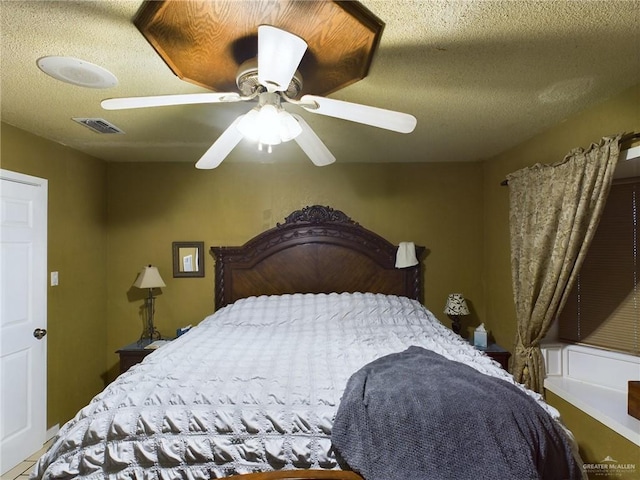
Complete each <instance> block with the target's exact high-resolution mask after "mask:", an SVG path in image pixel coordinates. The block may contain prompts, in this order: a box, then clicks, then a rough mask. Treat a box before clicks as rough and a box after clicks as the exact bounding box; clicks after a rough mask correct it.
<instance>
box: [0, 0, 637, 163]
mask: <svg viewBox="0 0 640 480" xmlns="http://www.w3.org/2000/svg"><path fill="white" fill-rule="evenodd" d="M271 3H273V1H272V2H271ZM361 3H362V4H363V5H364V6H366V7H367V8H368V9H369V10H371V12H372V13H373V14H375V15H376V16H377V17H379V18H380V19H381V20H382V21H383V22H384V23H385V28H384V31H383V34H382V39H381V41H380V45H379V48H378V51H377V53H376V54H375V56H374V59H373V63H372V65H371V69H370V71H369V76H367V77H366V78H365V79H364V80H361V81H359V82H356V83H354V84H352V85H350V86H348V87H346V88H343V89H341V90H339V91H337V92H335V93H334V94H332V95H331V97H333V98H337V99H341V100H347V101H350V102H356V103H363V104H368V105H373V106H378V107H382V108H387V109H392V110H399V111H403V112H407V113H411V114H413V115H414V116H415V117H416V118H417V119H418V126H417V127H416V129H415V131H414V132H413V133H411V134H408V135H403V134H399V133H393V132H387V131H383V130H379V129H376V128H373V127H368V126H363V125H357V124H353V123H350V122H346V121H343V120H338V119H333V118H328V117H320V116H318V115H313V114H310V113H307V112H304V111H303V112H302V113H301V112H300V109H298V108H296V107H293V106H288V107H287V109H288V110H290V111H294V110H295V111H296V112H297V113H301V114H302V116H303V117H305V119H306V120H307V122H308V123H309V124H310V125H311V126H312V127H313V129H314V130H315V131H316V133H317V134H318V135H319V136H320V137H321V138H322V139H323V141H324V142H325V143H326V145H327V146H328V147H329V149H330V150H331V151H332V152H333V154H334V155H335V156H336V158H337V161H338V162H434V161H477V160H482V159H484V158H489V157H491V156H493V155H495V154H497V153H499V152H501V151H504V150H505V149H508V148H510V147H512V146H514V145H517V144H518V143H521V142H522V141H524V140H527V139H528V138H531V137H532V136H534V135H535V134H537V133H539V132H541V131H544V130H546V129H548V128H550V127H551V126H553V125H555V124H557V123H559V122H561V121H562V120H563V119H565V118H566V117H568V116H569V115H571V114H573V113H575V112H578V111H580V110H582V109H584V108H586V107H588V106H590V105H593V104H596V103H598V102H601V101H603V100H605V99H607V98H609V97H610V96H612V95H614V94H616V93H619V92H621V91H623V90H624V89H626V88H628V87H630V86H632V85H635V84H638V83H640V0H636V1H616V0H608V1H586V0H585V1H559V0H558V1H556V0H536V1H531V0H520V1H512V0H496V1H491V0H485V1H472V0H450V1H407V0H404V1H402V0H401V1H397V0H396V1H386V0H381V1H375V0H363V1H362V2H361ZM140 4H141V2H139V1H127V0H114V1H101V0H97V1H86V2H74V1H63V2H54V1H43V0H38V1H26V2H25V1H13V0H12V1H6V0H3V1H1V2H0V13H1V17H2V18H1V20H2V23H1V25H0V32H1V52H0V53H1V69H0V81H1V84H0V86H1V90H0V95H1V96H0V102H1V106H2V110H1V119H2V121H3V122H6V123H9V124H11V125H14V126H16V127H19V128H21V129H24V130H27V131H30V132H33V133H35V134H36V135H40V136H42V137H45V138H48V139H51V140H54V141H56V142H59V143H62V144H65V145H68V146H70V147H72V148H75V149H77V150H81V151H83V152H86V153H88V154H91V155H93V156H95V157H98V158H102V159H105V160H108V161H184V162H191V163H195V162H196V161H197V160H198V158H199V157H200V155H202V154H203V153H204V151H205V150H206V149H207V148H208V147H209V146H210V145H211V143H212V142H213V141H215V139H216V138H217V137H218V136H219V135H220V134H221V133H222V132H223V131H224V129H225V128H226V127H227V126H228V125H229V124H230V123H231V122H232V121H233V119H234V118H235V117H236V116H238V115H240V114H242V113H244V112H246V111H247V110H249V109H250V108H251V107H252V106H253V105H252V104H249V103H240V104H224V105H220V104H218V105H190V106H173V107H162V108H152V109H144V110H127V111H105V110H103V109H102V108H101V107H100V101H101V100H102V99H104V98H111V97H121V96H140V95H160V94H176V93H192V92H203V91H206V90H204V89H202V88H201V87H198V86H195V85H192V84H190V83H187V82H184V81H182V80H180V79H178V78H177V77H176V76H175V75H174V74H173V73H172V72H171V71H170V70H169V68H168V67H167V66H166V65H165V63H164V62H163V61H162V60H161V59H160V57H159V56H158V55H157V54H156V53H155V51H154V50H153V48H152V47H151V46H150V45H149V43H148V42H147V41H146V40H145V39H144V38H143V36H142V35H141V34H140V32H139V31H138V30H137V29H136V28H135V26H134V25H133V23H132V19H133V17H134V16H135V14H136V12H137V10H138V8H139V6H140ZM256 27H257V26H256ZM47 55H65V56H71V57H76V58H79V59H82V60H84V61H86V62H91V63H94V64H97V65H100V66H102V67H104V68H106V69H107V70H109V71H110V72H112V73H113V74H114V75H115V76H116V77H117V78H118V80H119V84H118V85H117V86H116V87H113V88H109V89H90V88H83V87H78V86H73V85H69V84H65V83H62V82H60V81H58V80H55V79H53V78H51V77H49V76H47V75H45V74H44V73H42V72H41V71H40V70H39V69H38V67H37V66H36V60H37V59H38V58H40V57H43V56H47ZM639 108H640V106H639ZM72 117H99V118H104V119H106V120H108V121H109V122H112V123H113V124H115V125H116V126H117V127H119V128H120V129H122V130H123V131H124V132H125V134H124V135H119V134H115V135H100V134H97V133H94V132H92V131H91V130H89V129H87V128H86V127H84V126H81V125H79V124H77V123H75V122H73V121H72V120H71V118H72ZM610 133H615V132H602V134H603V135H606V134H610ZM226 161H228V162H239V161H260V162H264V161H283V162H284V161H292V162H306V161H308V160H307V159H306V157H305V156H304V154H303V153H302V151H301V150H300V149H299V147H298V146H297V145H296V144H295V142H289V143H288V144H284V145H281V146H279V147H277V148H276V149H274V152H273V153H271V154H266V153H259V152H257V151H256V150H255V146H253V145H251V144H249V143H248V142H244V141H243V142H241V144H240V145H239V146H238V147H236V149H235V150H234V151H233V152H232V153H231V155H230V156H229V158H228V159H227V160H226Z"/></svg>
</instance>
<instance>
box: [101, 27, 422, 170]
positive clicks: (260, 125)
mask: <svg viewBox="0 0 640 480" xmlns="http://www.w3.org/2000/svg"><path fill="white" fill-rule="evenodd" d="M306 49H307V43H306V42H305V41H304V40H303V39H302V38H300V37H298V36H296V35H294V34H292V33H289V32H287V31H285V30H282V29H279V28H276V27H273V26H271V25H260V26H259V27H258V57H257V60H256V59H255V58H254V59H250V60H247V61H246V62H244V63H243V64H242V65H240V68H239V69H238V73H237V76H236V84H237V86H238V89H239V90H240V93H236V92H227V93H195V94H181V95H159V96H147V97H127V98H110V99H106V100H103V101H102V103H101V105H102V107H103V108H104V109H106V110H122V109H131V108H144V107H160V106H169V105H187V104H202V103H229V102H242V101H249V100H255V99H257V100H258V105H257V106H256V107H255V108H253V109H252V110H250V111H249V112H247V113H246V114H244V115H240V116H239V117H238V118H236V119H235V120H234V121H233V122H232V123H231V125H230V126H229V127H228V128H227V129H226V130H225V131H224V132H223V133H222V134H221V135H220V137H218V139H217V140H216V141H215V142H214V143H213V145H211V147H209V149H208V150H207V151H206V152H205V153H204V155H203V156H202V157H201V158H200V160H198V162H197V163H196V168H200V169H211V168H216V167H217V166H218V165H220V163H221V162H222V161H223V160H224V159H225V158H226V157H227V155H229V153H231V150H233V149H234V148H235V146H236V145H237V144H238V143H240V141H241V140H242V139H243V138H248V139H250V140H254V141H257V142H258V148H259V149H261V150H262V148H263V146H266V148H267V150H268V151H269V152H271V149H272V146H273V145H278V144H280V143H282V142H288V141H290V140H295V141H296V143H297V144H298V145H299V146H300V148H301V149H302V150H303V151H304V152H305V154H306V155H307V156H308V157H309V159H310V160H311V161H312V162H313V163H314V164H315V165H317V166H324V165H328V164H330V163H333V162H335V157H334V156H333V154H332V153H331V152H330V151H329V149H328V148H327V147H326V145H325V144H324V143H323V142H322V140H320V138H319V137H318V136H317V135H316V134H315V132H314V131H313V130H312V129H311V127H310V126H309V124H308V123H307V122H306V121H305V120H304V119H303V118H302V117H301V116H300V115H297V114H291V113H289V112H288V111H286V110H285V109H284V108H283V107H282V101H284V102H287V103H291V104H293V105H297V106H299V107H302V108H303V109H304V110H306V111H308V112H312V113H318V114H320V115H326V116H329V117H335V118H341V119H344V120H349V121H352V122H357V123H362V124H365V125H370V126H373V127H378V128H383V129H386V130H392V131H395V132H399V133H410V132H412V131H413V130H414V128H415V126H416V119H415V117H414V116H412V115H409V114H407V113H401V112H395V111H392V110H385V109H382V108H377V107H371V106H366V105H360V104H356V103H350V102H344V101H341V100H334V99H330V98H326V97H320V96H315V95H303V96H302V97H301V98H300V99H299V100H297V99H296V97H297V96H298V94H299V93H300V91H301V90H302V76H301V75H300V73H299V72H298V71H297V68H298V65H299V64H300V61H301V60H302V57H303V56H304V53H305V51H306Z"/></svg>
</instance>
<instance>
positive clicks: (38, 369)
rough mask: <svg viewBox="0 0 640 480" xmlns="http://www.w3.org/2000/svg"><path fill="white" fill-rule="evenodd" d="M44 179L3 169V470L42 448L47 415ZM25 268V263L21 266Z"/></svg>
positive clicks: (0, 325)
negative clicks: (37, 332)
mask: <svg viewBox="0 0 640 480" xmlns="http://www.w3.org/2000/svg"><path fill="white" fill-rule="evenodd" d="M47 193H48V182H47V180H46V179H43V178H38V177H33V176H30V175H25V174H21V173H16V172H11V171H8V170H0V228H1V229H2V232H1V249H0V265H1V269H0V297H1V298H0V302H2V308H1V309H0V315H1V316H2V317H3V318H0V368H1V372H0V375H2V378H0V384H1V385H2V392H0V415H1V418H2V424H3V425H0V473H2V474H4V473H5V472H7V471H8V470H10V469H11V468H13V467H14V466H16V465H17V464H19V463H20V462H21V461H23V460H25V459H26V458H28V457H29V456H30V455H32V454H33V453H35V452H37V451H38V450H40V449H41V448H42V445H43V444H44V441H45V436H46V422H47V420H46V416H47V411H46V410H47V337H46V336H44V337H43V338H41V339H37V338H36V337H35V329H36V328H39V329H44V332H45V334H46V327H47ZM23 267H24V268H23Z"/></svg>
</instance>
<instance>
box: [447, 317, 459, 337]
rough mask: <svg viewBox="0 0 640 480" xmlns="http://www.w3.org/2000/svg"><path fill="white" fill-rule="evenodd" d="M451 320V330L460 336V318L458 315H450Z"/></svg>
mask: <svg viewBox="0 0 640 480" xmlns="http://www.w3.org/2000/svg"><path fill="white" fill-rule="evenodd" d="M449 318H450V319H451V330H453V333H455V334H457V335H460V317H459V316H458V315H449Z"/></svg>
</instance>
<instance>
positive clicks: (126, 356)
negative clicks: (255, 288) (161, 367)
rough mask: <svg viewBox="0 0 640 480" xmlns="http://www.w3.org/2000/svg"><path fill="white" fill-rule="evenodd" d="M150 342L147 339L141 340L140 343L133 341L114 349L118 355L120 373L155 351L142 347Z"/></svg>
mask: <svg viewBox="0 0 640 480" xmlns="http://www.w3.org/2000/svg"><path fill="white" fill-rule="evenodd" d="M150 343H151V342H150V341H149V340H143V341H142V342H140V343H138V342H133V343H130V344H129V345H127V346H125V347H122V348H121V349H119V350H116V353H117V354H119V355H120V373H124V372H126V371H127V370H129V369H130V368H131V367H132V366H134V365H136V364H138V363H140V362H141V361H142V360H144V357H146V356H147V355H149V354H151V353H153V352H155V349H149V348H147V349H145V348H144V347H146V346H147V345H149V344H150Z"/></svg>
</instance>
